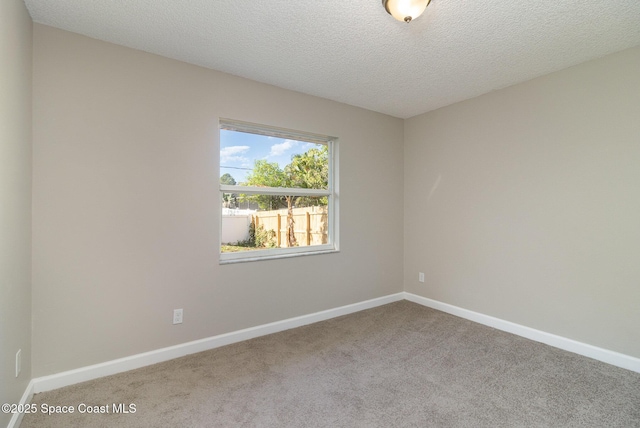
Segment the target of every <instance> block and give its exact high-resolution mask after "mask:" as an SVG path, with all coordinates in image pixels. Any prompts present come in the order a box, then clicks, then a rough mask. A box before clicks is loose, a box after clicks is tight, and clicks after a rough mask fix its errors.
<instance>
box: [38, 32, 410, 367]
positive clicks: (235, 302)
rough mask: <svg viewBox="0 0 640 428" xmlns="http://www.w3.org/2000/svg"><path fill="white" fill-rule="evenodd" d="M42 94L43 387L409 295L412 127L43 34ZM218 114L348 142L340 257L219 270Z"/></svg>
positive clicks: (343, 151) (72, 37)
mask: <svg viewBox="0 0 640 428" xmlns="http://www.w3.org/2000/svg"><path fill="white" fill-rule="evenodd" d="M33 91H34V137H33V138H34V146H33V150H34V153H33V162H34V166H33V167H34V178H33V210H34V215H33V314H34V316H33V331H34V333H33V334H34V335H33V348H34V349H33V353H34V358H33V371H34V376H42V375H47V374H52V373H56V372H60V371H63V370H69V369H75V368H78V367H82V366H86V365H89V364H94V363H99V362H102V361H108V360H112V359H115V358H119V357H124V356H128V355H132V354H136V353H139V352H144V351H149V350H153V349H158V348H161V347H165V346H170V345H175V344H179V343H183V342H187V341H190V340H195V339H200V338H204V337H209V336H213V335H217V334H221V333H225V332H230V331H234V330H238V329H242V328H246V327H251V326H256V325H260V324H264V323H268V322H272V321H277V320H282V319H286V318H290V317H295V316H299V315H303V314H308V313H312V312H316V311H320V310H325V309H329V308H334V307H338V306H342V305H346V304H350V303H354V302H360V301H363V300H367V299H371V298H375V297H380V296H384V295H388V294H391V293H396V292H400V291H402V239H403V234H402V224H401V218H399V216H400V217H401V215H402V214H401V212H402V190H401V189H402V186H403V174H402V164H403V153H402V142H403V122H402V120H400V119H396V118H392V117H389V116H385V115H382V114H378V113H373V112H371V111H367V110H363V109H359V108H355V107H350V106H346V105H343V104H339V103H335V102H331V101H327V100H323V99H319V98H315V97H311V96H307V95H303V94H300V93H296V92H291V91H286V90H283V89H279V88H276V87H273V86H268V85H264V84H260V83H257V82H253V81H249V80H245V79H241V78H237V77H233V76H230V75H226V74H223V73H219V72H215V71H211V70H207V69H204V68H199V67H196V66H192V65H188V64H185V63H181V62H178V61H174V60H170V59H166V58H162V57H159V56H154V55H150V54H147V53H143V52H140V51H135V50H132V49H128V48H124V47H120V46H116V45H112V44H108V43H104V42H100V41H96V40H93V39H89V38H86V37H83V36H79V35H76V34H72V33H68V32H64V31H61V30H57V29H53V28H50V27H46V26H42V25H39V24H36V25H35V26H34V80H33ZM218 117H225V118H232V119H238V120H244V121H249V122H255V123H263V124H268V125H273V126H278V127H284V128H292V129H299V130H303V131H309V132H313V133H319V134H325V135H332V136H337V137H339V138H340V165H341V167H340V171H339V173H340V230H341V234H340V244H341V251H340V252H339V253H336V254H329V255H321V256H311V257H299V258H293V259H285V260H275V261H262V262H257V263H241V264H234V265H224V266H220V265H219V264H218V242H219V241H218V223H219V216H220V211H219V207H218V203H217V201H218V192H217V186H218V154H217V151H218V141H217V139H218V130H217V120H218ZM381 170H382V172H383V173H381ZM385 219H391V220H393V221H391V222H388V221H386V220H385ZM399 220H400V222H399ZM390 225H391V226H390ZM174 308H184V324H182V325H177V326H174V325H172V324H171V319H172V310H173V309H174Z"/></svg>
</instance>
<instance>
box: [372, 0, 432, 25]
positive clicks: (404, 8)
mask: <svg viewBox="0 0 640 428" xmlns="http://www.w3.org/2000/svg"><path fill="white" fill-rule="evenodd" d="M430 1H431V0H382V5H383V6H384V8H385V9H386V10H387V13H389V15H391V16H393V17H394V18H395V19H397V20H398V21H404V22H411V21H412V20H414V19H416V18H417V17H419V16H420V15H422V12H424V10H425V9H426V8H427V6H429V2H430Z"/></svg>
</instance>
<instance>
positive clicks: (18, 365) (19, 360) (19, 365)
mask: <svg viewBox="0 0 640 428" xmlns="http://www.w3.org/2000/svg"><path fill="white" fill-rule="evenodd" d="M21 371H22V349H18V352H16V377H18V375H19V374H20V372H21Z"/></svg>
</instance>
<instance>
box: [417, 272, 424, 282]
mask: <svg viewBox="0 0 640 428" xmlns="http://www.w3.org/2000/svg"><path fill="white" fill-rule="evenodd" d="M418 281H420V282H424V272H419V273H418Z"/></svg>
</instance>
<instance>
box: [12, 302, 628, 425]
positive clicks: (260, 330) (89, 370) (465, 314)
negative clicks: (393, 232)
mask: <svg viewBox="0 0 640 428" xmlns="http://www.w3.org/2000/svg"><path fill="white" fill-rule="evenodd" d="M399 300H409V301H411V302H415V303H418V304H420V305H423V306H427V307H430V308H433V309H437V310H439V311H442V312H446V313H449V314H452V315H456V316H459V317H461V318H465V319H468V320H470V321H474V322H477V323H479V324H484V325H487V326H490V327H493V328H497V329H498V330H502V331H506V332H509V333H513V334H516V335H518V336H522V337H525V338H527V339H531V340H535V341H536V342H542V343H545V344H547V345H551V346H554V347H556V348H560V349H564V350H566V351H569V352H573V353H576V354H579V355H584V356H586V357H590V358H593V359H595V360H599V361H602V362H605V363H607V364H611V365H614V366H617V367H622V368H625V369H628V370H632V371H634V372H638V373H640V359H639V358H635V357H631V356H629V355H625V354H620V353H617V352H613V351H609V350H607V349H603V348H598V347H596V346H592V345H588V344H585V343H581V342H578V341H575V340H572V339H567V338H565V337H561V336H557V335H554V334H550V333H546V332H544V331H540V330H535V329H533V328H529V327H525V326H523V325H519V324H515V323H512V322H509V321H505V320H501V319H499V318H494V317H491V316H489V315H484V314H481V313H478V312H473V311H470V310H467V309H463V308H460V307H457V306H453V305H449V304H447V303H442V302H439V301H437V300H432V299H428V298H426V297H422V296H418V295H415V294H412V293H407V292H401V293H396V294H391V295H388V296H384V297H379V298H377V299H371V300H367V301H364V302H360V303H354V304H351V305H346V306H341V307H339V308H335V309H328V310H326V311H321V312H316V313H313V314H309V315H303V316H299V317H295V318H289V319H286V320H282V321H277V322H273V323H269V324H264V325H260V326H256V327H251V328H247V329H244V330H238V331H234V332H231V333H225V334H221V335H218V336H213V337H209V338H205V339H201V340H196V341H193V342H187V343H183V344H180V345H175V346H170V347H167V348H162V349H157V350H154V351H150V352H145V353H142V354H137V355H131V356H129V357H125V358H119V359H117V360H112V361H107V362H104V363H100V364H95V365H91V366H87V367H82V368H79V369H75V370H70V371H66V372H62V373H57V374H54V375H50V376H43V377H38V378H35V379H32V380H31V382H30V383H29V386H28V387H27V390H26V391H25V392H24V394H23V396H22V399H21V401H20V402H21V403H23V404H26V403H29V402H30V401H31V398H32V396H33V394H34V393H40V392H45V391H49V390H52V389H57V388H62V387H65V386H69V385H73V384H76V383H80V382H85V381H89V380H92V379H97V378H100V377H103V376H109V375H112V374H117V373H121V372H125V371H128V370H133V369H137V368H140V367H144V366H149V365H151V364H156V363H160V362H163V361H168V360H171V359H174V358H179V357H182V356H185V355H189V354H193V353H196V352H202V351H207V350H209V349H214V348H218V347H220V346H225V345H230V344H232V343H237V342H241V341H243V340H248V339H253V338H255V337H259V336H264V335H267V334H272V333H277V332H279V331H284V330H288V329H291V328H296V327H301V326H304V325H308V324H313V323H315V322H319V321H324V320H328V319H331V318H335V317H339V316H342V315H348V314H351V313H354V312H359V311H362V310H365V309H371V308H374V307H377V306H382V305H386V304H388V303H392V302H397V301H399ZM21 419H22V416H21V415H17V414H16V415H13V417H12V418H11V421H10V422H9V425H8V426H9V428H13V427H17V426H19V423H20V420H21Z"/></svg>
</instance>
